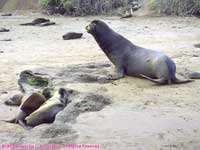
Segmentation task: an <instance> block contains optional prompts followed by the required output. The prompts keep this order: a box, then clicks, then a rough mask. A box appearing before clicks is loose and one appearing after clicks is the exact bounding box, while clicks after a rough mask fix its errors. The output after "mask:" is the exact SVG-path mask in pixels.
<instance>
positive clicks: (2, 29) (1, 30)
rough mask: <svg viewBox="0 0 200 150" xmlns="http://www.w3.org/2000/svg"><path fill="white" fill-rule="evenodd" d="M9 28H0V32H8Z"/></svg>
mask: <svg viewBox="0 0 200 150" xmlns="http://www.w3.org/2000/svg"><path fill="white" fill-rule="evenodd" d="M9 31H10V30H9V29H6V28H0V32H9Z"/></svg>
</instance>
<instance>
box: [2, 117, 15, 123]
mask: <svg viewBox="0 0 200 150" xmlns="http://www.w3.org/2000/svg"><path fill="white" fill-rule="evenodd" d="M1 121H4V122H8V123H17V119H16V118H13V119H10V120H1Z"/></svg>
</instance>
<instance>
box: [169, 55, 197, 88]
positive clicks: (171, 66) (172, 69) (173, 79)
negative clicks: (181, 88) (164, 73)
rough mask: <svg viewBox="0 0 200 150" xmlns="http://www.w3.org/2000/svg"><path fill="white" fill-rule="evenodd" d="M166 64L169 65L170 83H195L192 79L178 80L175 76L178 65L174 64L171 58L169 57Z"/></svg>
mask: <svg viewBox="0 0 200 150" xmlns="http://www.w3.org/2000/svg"><path fill="white" fill-rule="evenodd" d="M166 63H167V66H168V70H169V80H170V82H172V83H174V84H184V83H189V82H193V81H194V80H190V79H178V78H177V77H176V76H175V73H176V65H175V64H174V63H173V61H171V59H170V58H169V57H167V59H166Z"/></svg>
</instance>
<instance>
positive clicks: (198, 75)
mask: <svg viewBox="0 0 200 150" xmlns="http://www.w3.org/2000/svg"><path fill="white" fill-rule="evenodd" d="M187 75H188V77H189V78H190V79H200V71H199V72H190V73H187Z"/></svg>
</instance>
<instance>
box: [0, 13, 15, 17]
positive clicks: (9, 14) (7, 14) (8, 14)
mask: <svg viewBox="0 0 200 150" xmlns="http://www.w3.org/2000/svg"><path fill="white" fill-rule="evenodd" d="M1 16H12V14H11V13H5V14H2V15H1Z"/></svg>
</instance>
